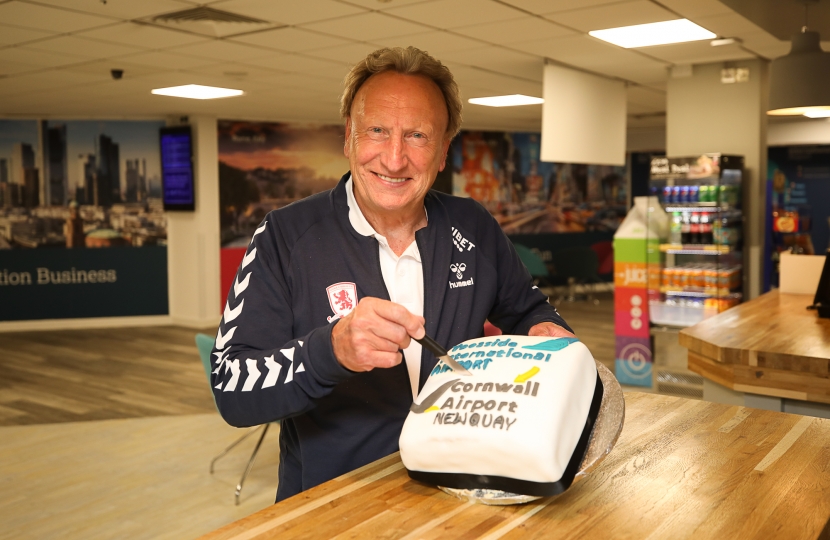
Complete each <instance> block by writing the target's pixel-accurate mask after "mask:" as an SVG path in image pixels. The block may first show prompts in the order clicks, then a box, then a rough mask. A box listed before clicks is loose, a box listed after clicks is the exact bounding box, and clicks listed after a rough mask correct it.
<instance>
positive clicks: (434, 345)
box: [415, 334, 447, 358]
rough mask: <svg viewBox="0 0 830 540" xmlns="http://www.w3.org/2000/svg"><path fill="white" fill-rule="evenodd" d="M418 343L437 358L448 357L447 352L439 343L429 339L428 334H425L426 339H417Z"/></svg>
mask: <svg viewBox="0 0 830 540" xmlns="http://www.w3.org/2000/svg"><path fill="white" fill-rule="evenodd" d="M415 341H417V342H418V343H420V344H421V345H422V346H424V347H426V349H427V350H428V351H429V352H431V353H432V354H434V355H435V357H436V358H441V357H442V356H447V350H446V349H445V348H444V347H442V346H441V345H439V344H438V342H437V341H435V340H434V339H432V338H431V337H429V336H428V335H427V334H424V337H422V338H421V339H415Z"/></svg>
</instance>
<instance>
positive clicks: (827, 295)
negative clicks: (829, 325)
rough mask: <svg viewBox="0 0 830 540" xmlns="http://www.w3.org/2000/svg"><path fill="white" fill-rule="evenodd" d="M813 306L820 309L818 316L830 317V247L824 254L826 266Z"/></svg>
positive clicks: (822, 271)
mask: <svg viewBox="0 0 830 540" xmlns="http://www.w3.org/2000/svg"><path fill="white" fill-rule="evenodd" d="M813 307H815V308H816V309H817V310H818V316H819V317H824V318H830V249H828V250H827V253H825V255H824V268H822V270H821V277H820V278H819V280H818V287H817V288H816V296H815V298H814V299H813Z"/></svg>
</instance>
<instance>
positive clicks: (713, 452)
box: [204, 393, 830, 540]
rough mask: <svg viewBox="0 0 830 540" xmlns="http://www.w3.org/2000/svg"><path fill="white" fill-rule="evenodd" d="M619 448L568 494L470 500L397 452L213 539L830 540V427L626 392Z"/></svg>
mask: <svg viewBox="0 0 830 540" xmlns="http://www.w3.org/2000/svg"><path fill="white" fill-rule="evenodd" d="M625 398H626V419H625V427H624V429H623V432H622V435H621V437H620V440H619V442H618V443H617V446H616V448H614V450H613V451H612V452H611V454H610V455H609V456H608V457H607V458H606V459H605V460H604V461H603V462H601V463H600V464H599V465H598V466H597V468H596V469H594V470H593V471H591V472H590V473H589V474H588V475H587V476H586V477H583V478H582V479H577V481H576V482H575V483H574V484H573V485H572V486H571V488H570V489H569V490H568V491H566V492H565V493H563V494H562V495H559V496H558V497H550V498H545V499H540V500H538V501H535V502H532V503H529V504H526V505H520V506H504V507H493V506H483V505H478V504H471V503H467V502H464V501H461V500H459V499H456V498H454V497H451V496H449V495H446V494H444V493H443V492H441V491H439V490H437V489H436V488H434V487H432V486H429V485H426V484H421V483H418V482H415V481H413V480H410V479H409V477H408V476H407V474H406V470H405V469H404V468H403V465H402V464H401V461H400V458H399V457H398V455H397V454H393V455H391V456H389V457H387V458H384V459H381V460H379V461H377V462H375V463H372V464H370V465H368V466H366V467H363V468H362V469H358V470H357V471H354V472H352V473H349V474H346V475H344V476H341V477H339V478H336V479H334V480H331V481H330V482H327V483H325V484H323V485H320V486H318V487H316V488H314V489H311V490H309V491H306V492H304V493H301V494H299V495H297V496H295V497H292V498H290V499H288V500H285V501H282V502H281V503H279V504H276V505H274V506H271V507H269V508H266V509H264V510H262V511H260V512H257V513H256V514H253V515H251V516H249V517H247V518H245V519H242V520H240V521H237V522H235V523H232V524H230V525H228V526H226V527H224V528H222V529H220V530H218V531H215V532H214V533H212V534H209V535H207V536H205V537H204V538H206V539H211V540H218V539H233V540H248V539H264V538H335V537H336V538H389V539H393V538H394V539H403V538H405V539H415V538H442V539H443V538H484V539H487V540H494V539H496V538H507V539H509V538H512V539H518V538H521V539H526V538H629V539H641V538H647V537H648V538H671V539H682V538H693V539H694V540H701V539H707V538H713V539H723V538H740V539H742V540H744V539H750V538H757V539H763V540H770V539H777V538H780V539H786V540H793V539H815V538H820V539H830V525H828V519H830V495H829V494H830V465H828V464H830V420H824V419H820V418H812V417H806V416H797V415H791V414H784V413H779V412H770V411H763V410H758V409H748V408H744V407H736V406H732V407H730V406H727V405H721V404H717V403H709V402H706V401H696V400H690V399H683V398H676V397H669V396H659V395H652V394H641V393H628V394H626V395H625Z"/></svg>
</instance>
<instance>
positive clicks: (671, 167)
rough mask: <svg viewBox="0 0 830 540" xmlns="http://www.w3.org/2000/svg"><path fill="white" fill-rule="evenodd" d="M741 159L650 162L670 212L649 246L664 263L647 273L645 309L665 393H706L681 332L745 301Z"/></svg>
mask: <svg viewBox="0 0 830 540" xmlns="http://www.w3.org/2000/svg"><path fill="white" fill-rule="evenodd" d="M743 161H744V160H743V157H741V156H728V155H723V154H705V155H701V156H696V157H689V158H665V157H659V158H653V159H652V161H651V174H650V181H649V187H650V190H651V193H652V195H656V197H657V200H659V204H660V207H661V209H662V210H663V211H665V212H666V214H667V215H668V217H669V232H668V236H667V238H666V239H665V241H661V243H660V244H659V245H658V246H654V245H651V247H650V248H649V249H650V250H651V251H658V252H656V253H651V254H650V255H651V256H652V257H653V258H654V259H655V260H659V261H660V264H659V272H657V271H654V272H649V276H648V279H649V283H648V291H649V306H648V307H649V309H648V313H649V321H650V329H651V335H652V342H653V356H654V372H655V386H657V387H659V389H661V390H662V391H669V392H671V391H674V392H673V393H677V394H680V395H687V396H693V397H698V396H700V395H702V394H699V393H698V392H699V391H698V388H701V390H700V391H701V392H702V387H699V386H698V383H700V384H702V380H700V377H699V376H698V375H696V374H694V373H691V372H689V371H688V370H687V369H686V355H685V349H683V348H682V347H680V346H679V345H678V344H677V333H678V332H679V330H680V329H681V328H684V327H687V326H692V325H694V324H697V323H698V322H700V321H702V320H703V319H705V318H707V317H710V316H712V315H715V314H717V313H719V312H722V311H724V310H726V309H729V308H730V307H732V306H735V305H736V304H738V303H740V302H741V300H742V298H743V292H744V291H743V287H744V268H745V265H744V259H743V237H744V235H743V225H744V220H743V213H742V210H741V208H742V204H741V203H742V185H741V181H742V176H743ZM652 200H654V199H652ZM661 357H662V358H661ZM661 385H662V387H661Z"/></svg>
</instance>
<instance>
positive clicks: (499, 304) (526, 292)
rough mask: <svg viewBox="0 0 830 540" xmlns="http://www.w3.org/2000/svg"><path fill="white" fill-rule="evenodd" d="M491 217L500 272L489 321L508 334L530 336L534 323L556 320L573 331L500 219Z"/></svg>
mask: <svg viewBox="0 0 830 540" xmlns="http://www.w3.org/2000/svg"><path fill="white" fill-rule="evenodd" d="M485 212H486V210H485ZM487 218H489V220H490V224H489V225H488V229H487V231H488V236H490V237H491V238H493V245H494V247H495V253H494V259H495V260H494V261H492V262H493V264H494V265H495V267H496V272H497V274H498V291H497V293H496V302H495V305H494V306H493V309H492V310H491V311H490V314H489V315H488V317H487V318H488V320H489V321H490V322H492V323H493V324H494V325H496V326H497V327H499V329H501V331H502V332H504V333H506V334H516V335H527V333H528V332H529V331H530V329H531V328H532V327H533V326H535V325H537V324H539V323H541V322H552V323H554V324H558V325H559V326H561V327H562V328H565V329H566V330H568V331H571V332H573V330H571V327H570V326H568V323H566V322H565V320H564V319H563V318H562V316H561V315H559V312H558V311H556V308H555V307H553V306H552V305H550V303H549V302H548V298H547V296H545V295H544V294H543V293H542V291H540V290H539V288H538V287H536V286H535V285H534V284H533V278H532V277H531V275H530V272H528V270H527V268H526V267H525V265H524V263H522V260H521V259H520V258H519V254H518V253H516V249H515V248H514V247H513V243H512V242H511V241H510V239H509V238H507V235H505V234H504V231H502V229H501V227H500V226H499V224H498V222H497V221H496V220H495V219H493V218H492V217H491V216H490V214H489V212H488V214H487Z"/></svg>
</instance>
